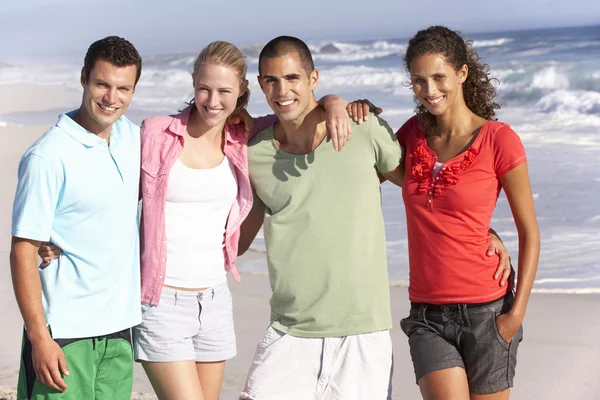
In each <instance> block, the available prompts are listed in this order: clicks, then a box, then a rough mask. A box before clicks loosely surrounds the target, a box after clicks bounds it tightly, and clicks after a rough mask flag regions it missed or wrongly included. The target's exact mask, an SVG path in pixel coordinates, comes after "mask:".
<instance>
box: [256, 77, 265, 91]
mask: <svg viewBox="0 0 600 400" xmlns="http://www.w3.org/2000/svg"><path fill="white" fill-rule="evenodd" d="M256 79H257V80H258V86H260V90H262V92H263V93H264V92H265V89H264V88H263V81H262V78H261V77H260V75H258V76H257V77H256Z"/></svg>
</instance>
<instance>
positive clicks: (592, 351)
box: [0, 85, 600, 400]
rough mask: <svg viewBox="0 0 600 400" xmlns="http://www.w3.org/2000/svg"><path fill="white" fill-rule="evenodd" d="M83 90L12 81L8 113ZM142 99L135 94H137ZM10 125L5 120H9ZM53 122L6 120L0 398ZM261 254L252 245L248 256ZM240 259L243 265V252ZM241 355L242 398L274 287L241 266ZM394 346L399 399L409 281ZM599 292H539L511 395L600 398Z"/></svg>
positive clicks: (140, 380) (4, 104)
mask: <svg viewBox="0 0 600 400" xmlns="http://www.w3.org/2000/svg"><path fill="white" fill-rule="evenodd" d="M79 96H80V95H79V94H78V93H73V92H65V91H64V90H62V89H60V88H59V87H39V86H33V85H12V86H1V87H0V121H1V120H2V118H1V115H2V114H7V113H12V112H27V111H44V110H49V109H56V108H58V107H64V110H65V111H66V110H70V109H73V108H75V107H77V106H78V103H79V101H80V97H79ZM134 102H135V99H134ZM3 125H6V126H3ZM47 128H48V126H16V125H11V124H0V162H1V163H2V165H1V167H2V171H3V174H2V177H1V179H2V180H1V181H0V185H1V186H2V193H3V195H2V197H1V198H0V226H1V227H2V229H1V230H0V301H1V302H2V304H3V307H2V311H1V312H0V326H1V328H0V400H2V399H16V395H15V394H14V388H15V386H16V383H17V375H18V368H19V352H20V342H21V332H22V320H21V316H20V314H19V311H18V309H17V305H16V302H15V300H14V295H13V292H12V284H11V279H10V270H9V263H8V255H9V247H10V220H11V209H12V201H13V196H14V190H15V185H16V171H17V165H18V161H19V159H20V157H21V155H22V153H23V152H24V151H25V150H26V148H27V147H28V146H29V145H30V144H31V143H32V142H33V141H34V140H35V139H37V138H38V137H39V136H40V135H41V134H42V133H43V132H44V131H45V130H46V129H47ZM252 257H262V255H261V254H258V253H250V254H249V255H248V256H246V257H245V258H252ZM245 258H242V259H241V260H240V261H239V264H240V265H242V266H243V263H244V259H245ZM230 287H231V290H232V293H233V300H234V316H235V324H236V332H237V339H238V355H237V357H235V358H234V359H233V360H231V361H230V362H228V364H227V368H226V374H225V380H224V383H223V391H222V396H221V398H222V399H236V398H237V396H238V394H239V392H240V390H241V389H242V387H243V385H244V381H245V377H246V372H247V369H248V367H249V365H250V362H251V359H252V357H253V354H254V350H255V346H256V344H257V343H258V341H259V340H260V338H261V337H262V334H263V332H264V330H265V328H266V327H267V324H268V321H269V306H268V300H269V297H270V287H269V282H268V277H267V276H266V275H265V274H242V282H241V284H238V283H236V282H235V281H233V280H231V282H230ZM391 295H392V312H393V319H394V327H393V329H392V332H391V333H392V340H393V343H394V352H395V367H394V379H393V399H398V400H400V399H407V400H412V399H420V395H419V391H418V387H417V386H416V385H415V382H414V375H413V371H412V363H411V361H410V355H409V351H408V344H407V340H406V338H405V336H404V334H403V332H402V331H401V329H400V326H399V322H400V319H401V318H402V317H404V316H405V315H406V314H407V313H408V308H409V303H408V294H407V289H406V288H404V287H399V286H392V287H391ZM599 306H600V295H583V294H581V295H567V294H533V295H532V297H531V301H530V305H529V307H528V313H527V317H526V320H525V324H524V341H523V343H522V344H521V347H520V354H519V359H518V365H517V374H516V378H515V388H514V389H513V391H512V395H511V399H515V400H535V399H541V400H598V399H600V380H599V379H598V377H599V376H600V341H599V340H598V338H600V320H599V319H598V318H597V315H598V310H599ZM134 392H135V395H134V397H135V398H139V399H153V398H156V397H155V396H154V394H153V392H152V388H151V386H150V384H149V382H148V380H147V379H146V377H145V375H144V373H143V371H142V369H141V367H140V366H139V365H136V367H135V382H134Z"/></svg>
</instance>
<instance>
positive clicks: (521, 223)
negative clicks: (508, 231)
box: [497, 163, 540, 342]
mask: <svg viewBox="0 0 600 400" xmlns="http://www.w3.org/2000/svg"><path fill="white" fill-rule="evenodd" d="M500 182H501V183H502V187H503V188H504V191H505V193H506V197H507V199H508V203H509V204H510V209H511V211H512V214H513V218H514V220H515V225H516V226H517V232H518V234H519V273H518V278H519V279H518V281H517V288H516V295H515V302H514V305H513V307H512V309H511V310H510V312H509V313H508V314H505V315H501V316H500V317H498V320H497V321H498V324H499V328H498V329H499V331H500V334H501V335H502V337H503V338H504V339H505V340H506V339H512V337H513V336H514V334H515V333H516V331H517V330H518V328H519V326H520V325H521V323H522V322H523V319H524V318H525V310H526V308H527V302H528V301H529V295H530V294H531V288H532V287H533V282H534V280H535V274H536V272H537V267H538V260H539V255H540V231H539V228H538V223H537V218H536V216H535V209H534V206H533V195H532V193H531V186H530V183H529V174H528V170H527V164H526V163H523V164H521V165H520V166H518V167H516V168H514V169H512V170H511V171H509V172H507V173H506V174H504V175H503V176H502V177H500ZM507 342H510V340H507Z"/></svg>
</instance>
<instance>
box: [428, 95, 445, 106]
mask: <svg viewBox="0 0 600 400" xmlns="http://www.w3.org/2000/svg"><path fill="white" fill-rule="evenodd" d="M443 99H444V96H442V97H438V98H437V99H427V101H428V102H429V104H431V105H432V106H437V105H438V104H440V103H441V102H442V100H443Z"/></svg>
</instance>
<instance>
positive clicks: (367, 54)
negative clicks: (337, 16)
mask: <svg viewBox="0 0 600 400" xmlns="http://www.w3.org/2000/svg"><path fill="white" fill-rule="evenodd" d="M327 44H330V45H333V46H335V48H336V49H338V50H339V52H337V53H322V52H321V49H322V48H323V46H325V45H327ZM310 47H311V52H312V53H313V54H312V55H313V59H314V60H315V61H326V62H354V61H365V60H372V59H376V58H383V57H388V56H391V55H394V54H400V55H402V54H404V52H405V51H406V45H405V44H397V43H390V42H386V41H384V40H380V41H376V42H373V43H370V44H354V43H343V42H329V43H327V42H326V43H321V44H319V45H312V46H310Z"/></svg>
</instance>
